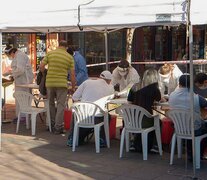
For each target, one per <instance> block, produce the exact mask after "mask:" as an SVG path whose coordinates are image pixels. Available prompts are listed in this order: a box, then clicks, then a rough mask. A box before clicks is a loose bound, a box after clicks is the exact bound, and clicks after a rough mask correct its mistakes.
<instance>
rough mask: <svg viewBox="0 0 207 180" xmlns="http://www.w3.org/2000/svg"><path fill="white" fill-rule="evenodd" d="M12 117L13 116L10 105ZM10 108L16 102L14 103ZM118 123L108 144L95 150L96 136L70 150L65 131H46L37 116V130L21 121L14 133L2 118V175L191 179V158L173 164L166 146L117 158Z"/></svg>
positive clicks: (58, 179)
mask: <svg viewBox="0 0 207 180" xmlns="http://www.w3.org/2000/svg"><path fill="white" fill-rule="evenodd" d="M9 109H10V110H11V111H10V113H11V114H10V115H8V116H10V117H12V116H14V112H13V111H12V105H11V107H10V108H9ZM13 109H14V108H13ZM119 124H120V123H118V125H117V139H113V140H112V141H111V148H110V149H107V148H103V149H101V152H100V154H96V153H95V145H94V142H93V141H92V142H90V143H89V144H86V145H83V146H79V147H77V149H76V152H72V151H71V148H70V147H67V146H66V139H67V133H66V134H65V135H54V134H51V133H49V132H48V131H47V130H46V128H45V124H43V123H42V121H40V120H38V121H37V131H36V136H31V131H30V130H26V129H25V124H24V123H22V124H21V125H20V130H19V133H18V134H15V128H16V125H15V124H14V123H4V124H2V133H3V134H2V151H1V152H0V159H1V160H0V180H39V179H41V180H47V179H48V180H64V179H78V180H82V179H103V180H108V179H110V180H116V179H117V180H122V179H123V180H125V179H129V180H133V179H138V180H179V179H191V177H192V176H193V174H194V173H193V169H192V163H190V162H188V161H185V160H184V158H183V159H181V160H180V159H177V157H176V156H175V159H174V165H173V166H170V165H169V158H170V154H169V152H168V151H166V148H165V151H164V154H163V156H162V157H160V156H159V155H158V154H149V157H148V160H147V161H143V160H142V154H140V153H132V152H129V153H124V157H123V158H122V159H120V158H119V127H118V126H119ZM195 176H196V177H199V178H200V179H203V180H205V179H207V161H202V163H201V170H197V171H196V172H195Z"/></svg>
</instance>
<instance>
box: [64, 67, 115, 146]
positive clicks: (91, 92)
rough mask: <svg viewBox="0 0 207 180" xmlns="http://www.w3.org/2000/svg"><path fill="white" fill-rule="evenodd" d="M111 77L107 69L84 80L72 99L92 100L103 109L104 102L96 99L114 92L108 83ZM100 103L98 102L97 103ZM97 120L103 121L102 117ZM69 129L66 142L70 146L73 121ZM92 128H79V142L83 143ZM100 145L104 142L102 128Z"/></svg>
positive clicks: (75, 100)
mask: <svg viewBox="0 0 207 180" xmlns="http://www.w3.org/2000/svg"><path fill="white" fill-rule="evenodd" d="M111 79H112V74H111V73H110V72H109V71H103V72H102V73H101V74H100V78H96V79H87V80H86V81H84V82H83V83H82V84H81V85H80V86H79V87H78V89H77V90H76V91H75V93H74V94H73V96H72V99H73V101H74V102H77V101H81V102H94V103H97V104H98V105H99V106H100V107H102V108H103V109H104V108H105V107H104V106H105V104H106V102H105V103H103V102H100V101H98V100H99V99H101V98H103V97H105V96H108V95H112V94H114V89H113V86H112V85H111V84H110V82H111ZM99 103H100V104H99ZM96 121H97V122H100V121H103V117H98V116H97V118H96ZM70 127H71V129H70V133H69V136H68V142H67V145H69V146H72V137H73V128H74V122H71V126H70ZM91 130H92V129H89V128H87V129H85V128H80V130H79V133H80V134H79V142H80V143H81V142H82V143H83V142H84V139H85V137H86V136H87V135H88V134H90V133H91ZM100 134H101V139H100V142H101V145H102V146H104V144H105V139H104V138H105V137H103V136H104V131H103V128H102V129H101V133H100Z"/></svg>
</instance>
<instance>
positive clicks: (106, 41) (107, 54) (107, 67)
mask: <svg viewBox="0 0 207 180" xmlns="http://www.w3.org/2000/svg"><path fill="white" fill-rule="evenodd" d="M104 38H105V57H106V70H108V69H109V53H108V52H109V51H108V31H107V28H106V29H105V31H104Z"/></svg>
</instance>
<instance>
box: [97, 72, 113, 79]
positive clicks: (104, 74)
mask: <svg viewBox="0 0 207 180" xmlns="http://www.w3.org/2000/svg"><path fill="white" fill-rule="evenodd" d="M100 78H103V79H109V80H111V79H112V74H111V73H110V71H103V72H102V73H101V74H100Z"/></svg>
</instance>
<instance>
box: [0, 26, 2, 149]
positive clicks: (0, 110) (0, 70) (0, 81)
mask: <svg viewBox="0 0 207 180" xmlns="http://www.w3.org/2000/svg"><path fill="white" fill-rule="evenodd" d="M0 65H1V67H2V31H1V30H0ZM0 74H1V78H0V85H1V90H2V68H0ZM1 90H0V151H1V150H2V146H1V143H2V138H1V128H2V119H1V112H2V91H1Z"/></svg>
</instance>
